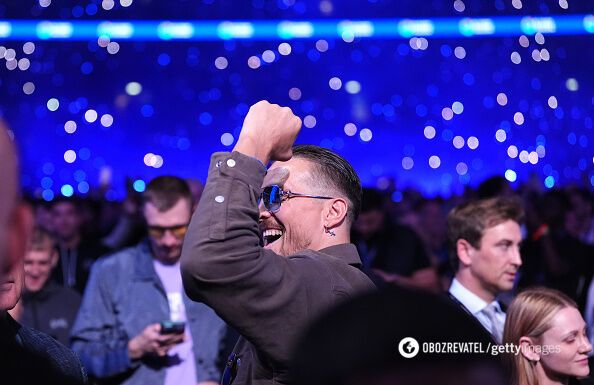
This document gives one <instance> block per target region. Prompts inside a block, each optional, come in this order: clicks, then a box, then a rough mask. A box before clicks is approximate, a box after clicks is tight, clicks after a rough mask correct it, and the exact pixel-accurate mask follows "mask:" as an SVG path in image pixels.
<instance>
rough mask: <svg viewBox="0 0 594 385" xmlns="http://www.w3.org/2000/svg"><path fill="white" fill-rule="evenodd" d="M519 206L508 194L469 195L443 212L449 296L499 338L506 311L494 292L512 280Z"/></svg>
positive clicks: (509, 285)
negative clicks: (449, 270) (470, 198)
mask: <svg viewBox="0 0 594 385" xmlns="http://www.w3.org/2000/svg"><path fill="white" fill-rule="evenodd" d="M522 217H523V211H522V207H521V206H520V204H519V203H518V202H517V201H516V200H514V199H511V198H491V199H483V200H477V201H471V202H469V203H467V204H463V205H460V206H458V207H455V208H454V209H453V210H452V211H451V212H450V213H449V215H448V220H447V228H448V242H449V247H450V256H451V258H452V263H453V264H454V266H455V271H456V275H455V278H454V280H453V281H452V285H451V286H450V289H449V295H450V298H452V299H453V300H454V301H455V302H456V303H457V304H459V305H460V306H462V308H463V309H464V310H465V311H467V312H468V313H469V314H471V315H472V316H474V317H475V318H476V319H477V320H478V321H479V322H480V323H481V325H483V327H484V328H485V329H486V330H487V331H488V332H489V333H491V335H492V336H493V339H494V340H495V341H496V342H498V343H501V338H502V336H503V325H504V324H505V312H504V310H503V309H502V307H501V305H500V303H499V302H498V301H497V300H496V297H497V295H499V294H500V293H502V292H505V291H509V290H511V289H512V288H513V286H514V281H515V279H516V274H517V272H518V269H519V267H520V265H521V264H522V259H521V257H520V243H521V242H522V234H521V231H520V222H521V220H522Z"/></svg>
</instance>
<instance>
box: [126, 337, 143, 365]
mask: <svg viewBox="0 0 594 385" xmlns="http://www.w3.org/2000/svg"><path fill="white" fill-rule="evenodd" d="M128 357H130V359H132V360H137V359H139V358H140V357H142V352H141V351H140V349H139V348H138V344H137V343H136V338H132V339H131V340H130V341H128Z"/></svg>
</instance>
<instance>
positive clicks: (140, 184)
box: [132, 179, 146, 193]
mask: <svg viewBox="0 0 594 385" xmlns="http://www.w3.org/2000/svg"><path fill="white" fill-rule="evenodd" d="M132 186H133V187H134V191H136V192H139V193H141V192H144V190H145V189H146V183H145V182H144V181H143V180H142V179H137V180H135V181H134V184H133V185H132Z"/></svg>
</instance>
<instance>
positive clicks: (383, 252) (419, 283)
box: [351, 189, 439, 292]
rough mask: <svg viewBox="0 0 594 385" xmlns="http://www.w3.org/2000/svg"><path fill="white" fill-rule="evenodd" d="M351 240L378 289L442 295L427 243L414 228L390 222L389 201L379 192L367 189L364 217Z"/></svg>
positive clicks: (363, 207) (360, 215)
mask: <svg viewBox="0 0 594 385" xmlns="http://www.w3.org/2000/svg"><path fill="white" fill-rule="evenodd" d="M351 239H352V242H353V243H354V244H355V246H357V250H358V251H359V255H360V256H361V261H362V263H363V269H364V271H365V272H366V273H367V274H368V275H369V277H370V278H371V279H372V280H373V281H374V282H375V283H376V285H377V286H378V287H382V286H386V285H400V286H407V287H416V288H422V289H425V290H429V291H434V292H438V291H439V280H438V276H437V270H436V269H435V267H434V266H433V265H432V264H431V261H430V259H429V256H428V254H427V250H426V249H425V246H424V244H423V241H422V240H421V238H419V236H418V235H417V234H416V233H415V232H414V231H413V230H412V229H411V228H410V227H408V226H403V225H400V224H398V223H395V222H394V221H392V220H391V218H389V216H388V215H387V213H386V207H385V198H384V196H383V195H382V194H381V193H380V192H378V191H377V190H372V189H363V199H362V204H361V213H360V214H359V218H358V219H357V220H356V221H355V223H354V225H353V231H352V236H351Z"/></svg>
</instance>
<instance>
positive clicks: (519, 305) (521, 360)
mask: <svg viewBox="0 0 594 385" xmlns="http://www.w3.org/2000/svg"><path fill="white" fill-rule="evenodd" d="M566 307H573V308H577V305H576V303H575V302H574V301H573V300H572V299H571V298H569V297H568V296H566V295H565V294H563V293H561V292H560V291H558V290H553V289H548V288H544V287H539V288H533V289H528V290H525V291H523V292H521V293H520V294H518V296H517V297H516V298H515V299H514V300H513V301H512V303H511V305H510V306H509V309H508V310H507V317H506V320H505V329H504V332H503V343H504V344H507V343H511V344H513V345H514V346H518V345H519V344H520V338H521V337H530V338H532V339H538V338H539V337H541V336H542V334H543V333H544V332H545V331H547V330H548V329H549V328H550V327H551V320H552V319H553V317H554V316H555V314H557V312H558V311H559V310H561V309H564V308H566ZM506 360H507V364H508V365H510V366H511V373H512V376H513V377H512V383H513V384H515V385H538V378H537V377H536V370H535V364H536V362H533V361H530V360H528V359H527V358H526V357H524V355H523V354H522V353H521V352H519V353H518V354H508V355H507V356H506Z"/></svg>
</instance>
